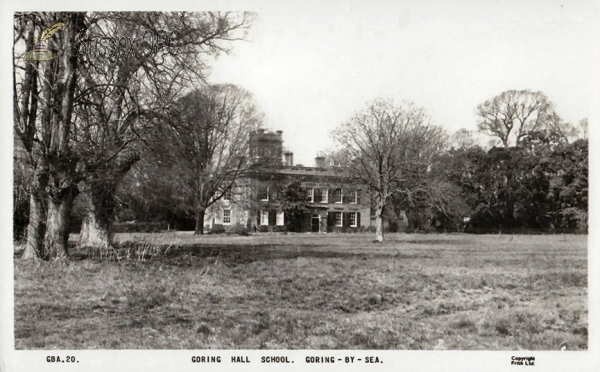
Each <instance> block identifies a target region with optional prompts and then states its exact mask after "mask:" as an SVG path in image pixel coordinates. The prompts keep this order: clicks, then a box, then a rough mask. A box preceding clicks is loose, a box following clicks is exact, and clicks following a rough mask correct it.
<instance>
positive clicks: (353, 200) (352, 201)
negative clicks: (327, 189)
mask: <svg viewBox="0 0 600 372" xmlns="http://www.w3.org/2000/svg"><path fill="white" fill-rule="evenodd" d="M356 203H358V191H357V190H353V191H350V204H356Z"/></svg>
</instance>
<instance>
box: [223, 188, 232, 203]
mask: <svg viewBox="0 0 600 372" xmlns="http://www.w3.org/2000/svg"><path fill="white" fill-rule="evenodd" d="M223 200H225V201H229V200H231V190H227V191H225V194H223Z"/></svg>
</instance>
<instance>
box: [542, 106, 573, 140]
mask: <svg viewBox="0 0 600 372" xmlns="http://www.w3.org/2000/svg"><path fill="white" fill-rule="evenodd" d="M547 131H548V132H550V133H552V134H555V135H556V136H558V137H559V138H560V140H561V141H562V142H564V143H570V142H572V141H574V140H576V139H577V138H578V137H579V134H580V133H579V130H578V129H577V128H575V126H574V125H573V124H571V123H569V122H566V121H564V120H563V119H562V118H561V117H560V116H559V115H558V114H557V113H556V112H554V111H552V112H551V113H550V114H549V115H548V120H547Z"/></svg>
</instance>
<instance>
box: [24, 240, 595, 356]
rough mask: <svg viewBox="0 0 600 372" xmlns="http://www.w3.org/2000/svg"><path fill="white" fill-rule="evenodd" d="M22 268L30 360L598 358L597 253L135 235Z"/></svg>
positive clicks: (510, 245) (488, 244)
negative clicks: (39, 352)
mask: <svg viewBox="0 0 600 372" xmlns="http://www.w3.org/2000/svg"><path fill="white" fill-rule="evenodd" d="M117 239H118V241H119V243H120V244H119V246H120V248H118V250H117V252H116V253H113V254H111V255H109V256H106V255H104V256H102V257H100V256H99V255H97V254H94V255H92V254H91V252H84V251H74V252H73V260H72V261H71V262H67V263H45V262H43V263H32V262H25V261H22V260H20V259H15V345H16V348H17V349H404V350H416V349H426V350H439V349H458V350H473V349H483V350H515V349H529V350H559V349H560V348H561V346H562V345H564V344H566V345H567V349H568V350H582V349H587V345H588V341H587V326H588V320H587V318H588V312H587V237H586V236H573V235H566V236H563V235H547V236H512V235H463V234H445V235H434V234H430V235H409V234H390V235H387V236H386V239H387V241H386V242H384V243H383V244H376V243H373V242H372V239H373V236H372V235H370V234H364V235H363V234H327V235H319V234H295V235H294V234H289V235H277V234H274V235H270V234H259V235H256V236H250V237H242V236H239V237H238V236H205V237H197V236H193V235H191V234H190V233H175V232H171V233H163V234H135V235H131V234H122V235H119V236H117Z"/></svg>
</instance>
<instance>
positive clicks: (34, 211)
mask: <svg viewBox="0 0 600 372" xmlns="http://www.w3.org/2000/svg"><path fill="white" fill-rule="evenodd" d="M43 164H44V163H43V161H41V160H40V162H39V163H38V164H37V166H36V167H35V170H34V172H33V179H32V181H31V185H30V187H29V223H28V224H27V240H26V243H25V252H23V257H22V258H24V259H36V258H42V257H43V256H44V246H43V238H44V234H45V232H46V207H45V206H44V195H45V194H44V189H45V188H46V186H47V185H48V177H47V173H46V168H45V167H44V166H43Z"/></svg>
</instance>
